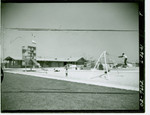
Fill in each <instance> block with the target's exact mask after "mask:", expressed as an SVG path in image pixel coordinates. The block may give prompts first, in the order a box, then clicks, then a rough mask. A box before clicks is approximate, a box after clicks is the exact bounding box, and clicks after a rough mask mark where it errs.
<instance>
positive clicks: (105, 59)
mask: <svg viewBox="0 0 150 115" xmlns="http://www.w3.org/2000/svg"><path fill="white" fill-rule="evenodd" d="M104 60H105V68H106V72H107V76H108V77H109V74H108V67H107V60H106V51H104Z"/></svg>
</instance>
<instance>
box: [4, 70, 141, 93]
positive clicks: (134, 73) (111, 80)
mask: <svg viewBox="0 0 150 115" xmlns="http://www.w3.org/2000/svg"><path fill="white" fill-rule="evenodd" d="M47 70H48V71H47V72H45V71H43V70H41V69H35V71H34V72H23V70H21V69H18V70H13V69H11V70H9V69H8V70H7V72H10V73H15V74H22V75H32V76H35V77H44V78H50V79H57V80H64V81H70V82H77V83H84V84H92V85H98V86H105V87H113V88H120V89H126V90H135V91H139V70H138V68H136V69H135V68H134V69H121V70H117V71H116V70H112V71H110V72H109V74H108V75H104V71H102V70H98V71H95V70H94V71H92V70H68V76H67V77H66V76H65V70H64V69H63V68H57V70H59V72H54V70H53V69H52V68H51V69H50V68H48V69H47Z"/></svg>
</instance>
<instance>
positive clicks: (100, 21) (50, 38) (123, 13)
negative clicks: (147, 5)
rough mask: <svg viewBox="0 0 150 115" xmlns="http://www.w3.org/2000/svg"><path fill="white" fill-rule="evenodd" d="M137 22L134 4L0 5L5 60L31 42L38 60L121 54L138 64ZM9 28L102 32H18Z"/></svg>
mask: <svg viewBox="0 0 150 115" xmlns="http://www.w3.org/2000/svg"><path fill="white" fill-rule="evenodd" d="M138 21H139V20H138V5H137V4H135V3H6V4H3V5H2V26H3V27H4V32H3V43H4V47H3V49H4V57H6V56H14V57H21V56H22V54H21V46H23V45H31V41H32V40H34V41H36V43H37V44H36V47H37V56H42V57H61V58H62V57H82V56H83V57H86V58H90V57H92V58H94V59H97V58H98V57H99V56H100V54H101V53H102V52H103V51H105V50H106V51H107V52H108V53H109V54H110V55H112V56H113V57H115V59H117V56H118V55H121V54H122V53H123V52H124V53H126V55H127V56H128V59H129V61H133V62H135V61H136V62H137V61H138V60H139V53H138V52H139V33H138V28H139V25H138V24H139V22H138ZM9 28H47V29H61V30H63V29H82V30H84V29H86V30H94V29H95V30H105V31H18V30H12V29H9ZM110 30H115V31H110ZM124 30H128V31H124ZM118 60H119V59H118Z"/></svg>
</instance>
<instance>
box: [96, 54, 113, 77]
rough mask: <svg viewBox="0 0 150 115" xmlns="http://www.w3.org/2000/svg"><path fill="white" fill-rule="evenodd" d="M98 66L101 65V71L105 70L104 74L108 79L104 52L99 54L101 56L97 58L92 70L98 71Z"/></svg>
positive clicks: (108, 68)
mask: <svg viewBox="0 0 150 115" xmlns="http://www.w3.org/2000/svg"><path fill="white" fill-rule="evenodd" d="M100 65H102V69H103V70H105V71H104V73H105V74H106V75H107V77H109V73H108V72H109V71H110V67H109V65H108V64H107V59H106V51H104V52H102V53H101V55H100V57H99V58H98V60H97V62H96V64H95V66H94V69H93V70H96V69H99V67H100ZM105 74H104V75H105Z"/></svg>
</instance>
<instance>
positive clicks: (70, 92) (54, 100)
mask: <svg viewBox="0 0 150 115" xmlns="http://www.w3.org/2000/svg"><path fill="white" fill-rule="evenodd" d="M138 109H139V92H138V91H131V90H125V89H117V88H109V87H103V86H96V85H90V84H83V83H77V82H70V81H64V80H57V79H48V78H41V77H34V76H31V75H21V74H14V73H7V72H5V78H4V81H3V83H2V111H3V112H6V111H11V110H56V111H57V110H138Z"/></svg>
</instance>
